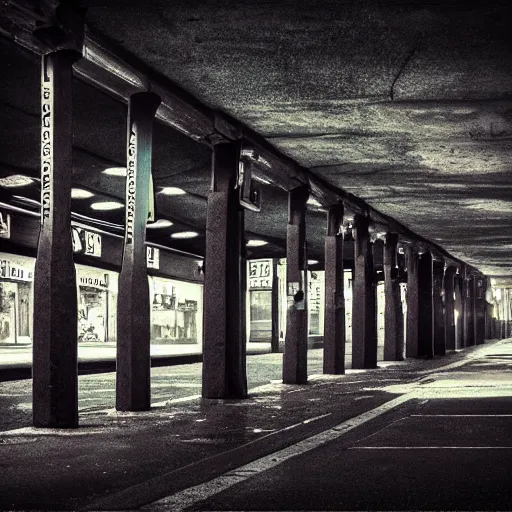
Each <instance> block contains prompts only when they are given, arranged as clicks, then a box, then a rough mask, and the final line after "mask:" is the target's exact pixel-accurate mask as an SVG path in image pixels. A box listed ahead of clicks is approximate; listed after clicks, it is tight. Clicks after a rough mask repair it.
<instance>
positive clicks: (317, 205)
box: [306, 197, 322, 208]
mask: <svg viewBox="0 0 512 512" xmlns="http://www.w3.org/2000/svg"><path fill="white" fill-rule="evenodd" d="M306 204H309V205H310V206H316V207H317V208H322V205H321V204H320V203H319V202H318V201H317V200H316V199H315V198H314V197H310V198H309V199H308V200H307V201H306Z"/></svg>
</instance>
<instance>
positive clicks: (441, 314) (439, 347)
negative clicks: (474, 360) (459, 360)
mask: <svg viewBox="0 0 512 512" xmlns="http://www.w3.org/2000/svg"><path fill="white" fill-rule="evenodd" d="M432 271H433V289H432V298H433V304H434V355H437V356H444V355H446V334H445V308H444V305H443V296H444V288H443V280H444V260H441V259H434V261H433V269H432Z"/></svg>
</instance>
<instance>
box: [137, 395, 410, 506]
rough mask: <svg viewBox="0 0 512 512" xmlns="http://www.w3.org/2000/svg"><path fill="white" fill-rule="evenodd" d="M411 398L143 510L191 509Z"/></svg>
mask: <svg viewBox="0 0 512 512" xmlns="http://www.w3.org/2000/svg"><path fill="white" fill-rule="evenodd" d="M412 398H415V395H414V394H413V393H411V394H407V395H402V396H399V397H397V398H395V399H393V400H390V401H389V402H386V403H385V404H383V405H381V406H379V407H377V408H375V409H372V410H371V411H368V412H365V413H363V414H361V415H359V416H356V417H355V418H352V419H350V420H347V421H344V422H343V423H340V424H339V425H336V426H335V427H333V428H330V429H328V430H325V431H324V432H320V433H319V434H316V435H314V436H311V437H308V438H307V439H304V440H302V441H299V442H298V443H296V444H294V445H292V446H289V447H288V448H284V449H283V450H279V451H277V452H274V453H272V454H270V455H267V456H265V457H262V458H261V459H257V460H255V461H253V462H250V463H249V464H246V465H244V466H241V467H239V468H236V469H234V470H233V471H230V472H228V473H224V474H223V475H221V476H219V477H217V478H214V479H213V480H210V481H209V482H205V483H203V484H200V485H196V486H194V487H190V488H188V489H185V490H183V491H181V492H178V493H176V494H173V495H171V496H167V497H165V498H163V499H161V500H158V501H155V502H154V503H151V504H150V505H147V506H145V507H142V510H151V511H155V510H162V511H163V510H165V511H167V510H173V511H176V512H178V511H181V510H184V509H185V508H188V507H190V506H192V505H193V504H194V503H196V502H198V501H202V500H205V499H208V498H210V497H212V496H214V495H215V494H218V493H219V492H221V491H224V490H226V489H228V488H229V487H232V486H233V485H235V484H237V483H240V482H243V481H245V480H247V479H248V478H252V477H253V476H255V475H257V474H260V473H263V472H264V471H268V470H269V469H272V468H274V467H275V466H278V465H279V464H282V463H283V462H285V461H287V460H288V459H291V458H293V457H297V456H298V455H302V454H303V453H306V452H309V451H311V450H314V449H315V448H318V447H319V446H321V445H323V444H325V443H327V442H329V441H334V440H336V439H338V438H340V437H341V436H343V435H344V434H346V433H347V432H349V431H351V430H353V429H355V428H357V427H359V426H360V425H362V424H363V423H366V422H367V421H370V420H372V419H374V418H377V417H378V416H380V415H381V414H384V413H386V412H388V411H390V410H392V409H394V408H395V407H397V406H399V405H401V404H403V403H405V402H407V401H409V400H411V399H412Z"/></svg>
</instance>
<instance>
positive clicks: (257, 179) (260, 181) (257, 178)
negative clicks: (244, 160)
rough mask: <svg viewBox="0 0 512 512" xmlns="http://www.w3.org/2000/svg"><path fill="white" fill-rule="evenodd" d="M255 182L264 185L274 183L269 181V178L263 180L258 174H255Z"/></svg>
mask: <svg viewBox="0 0 512 512" xmlns="http://www.w3.org/2000/svg"><path fill="white" fill-rule="evenodd" d="M252 177H253V179H254V181H257V182H258V183H263V184H264V185H271V184H272V182H271V181H270V180H268V179H267V178H263V177H262V176H258V175H256V174H253V176H252Z"/></svg>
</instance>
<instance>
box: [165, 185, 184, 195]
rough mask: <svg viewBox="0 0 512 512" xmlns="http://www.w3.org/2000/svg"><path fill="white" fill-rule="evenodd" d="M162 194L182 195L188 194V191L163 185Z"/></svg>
mask: <svg viewBox="0 0 512 512" xmlns="http://www.w3.org/2000/svg"><path fill="white" fill-rule="evenodd" d="M160 194H163V195H164V196H182V195H183V194H186V192H185V191H184V190H183V189H182V188H178V187H163V188H162V190H160Z"/></svg>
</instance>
